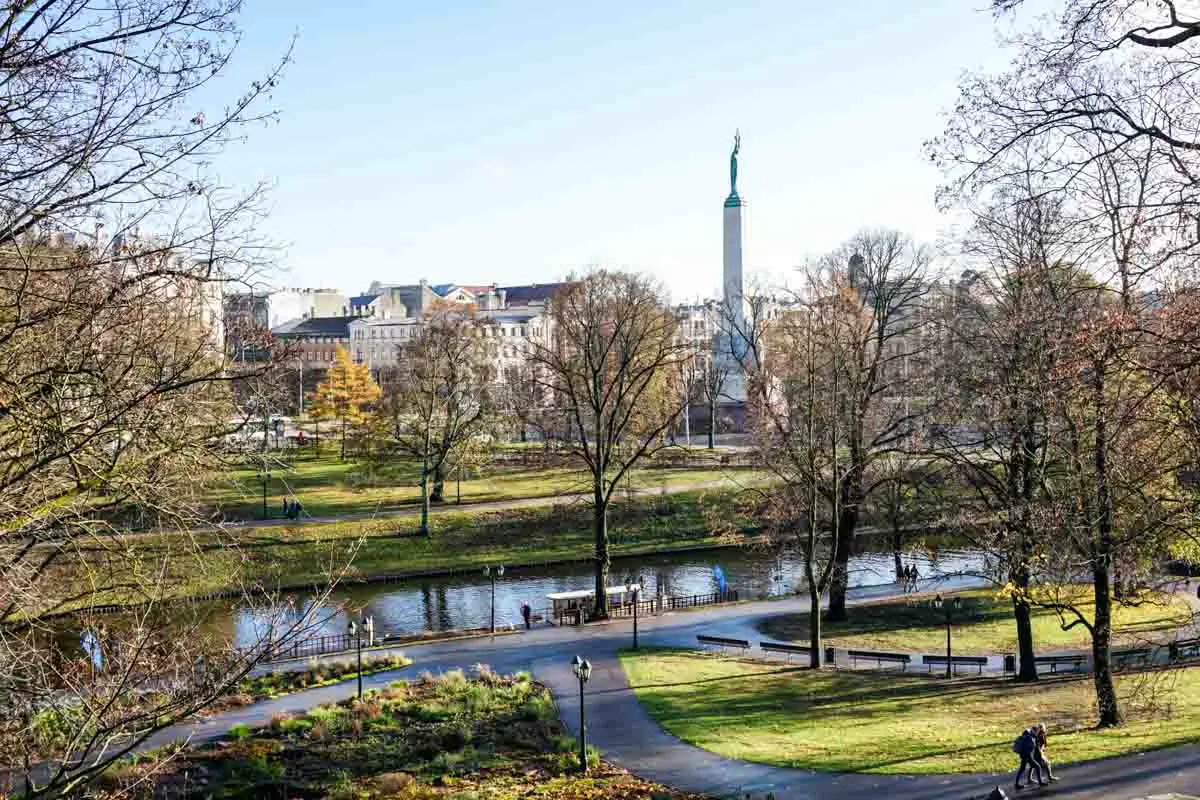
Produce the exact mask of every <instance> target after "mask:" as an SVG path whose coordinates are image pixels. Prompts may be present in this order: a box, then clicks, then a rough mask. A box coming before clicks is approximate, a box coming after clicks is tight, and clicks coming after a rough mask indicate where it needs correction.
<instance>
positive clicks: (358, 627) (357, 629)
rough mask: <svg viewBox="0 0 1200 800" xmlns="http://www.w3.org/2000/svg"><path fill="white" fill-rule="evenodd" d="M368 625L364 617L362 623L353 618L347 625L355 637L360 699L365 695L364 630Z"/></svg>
mask: <svg viewBox="0 0 1200 800" xmlns="http://www.w3.org/2000/svg"><path fill="white" fill-rule="evenodd" d="M366 626H367V620H366V618H365V617H364V618H363V620H362V623H361V624H360V623H358V622H356V621H355V620H353V619H351V620H350V624H349V625H348V626H347V627H348V628H349V630H350V636H352V637H353V638H354V653H355V661H356V663H357V666H358V699H359V700H362V696H363V678H362V632H363V629H364V628H366Z"/></svg>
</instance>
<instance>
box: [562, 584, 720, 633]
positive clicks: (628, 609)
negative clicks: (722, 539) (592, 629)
mask: <svg viewBox="0 0 1200 800" xmlns="http://www.w3.org/2000/svg"><path fill="white" fill-rule="evenodd" d="M737 599H738V593H737V591H736V590H733V589H730V590H728V591H724V592H713V593H712V594H684V595H672V596H665V595H664V596H656V597H652V598H650V599H649V600H639V601H638V603H637V613H638V616H639V617H646V616H653V615H655V614H661V613H663V612H665V611H675V610H677V609H684V608H698V607H700V606H713V605H720V604H721V603H736V602H737ZM633 605H634V604H633V603H622V604H620V605H617V604H613V605H611V606H609V609H608V616H609V617H610V618H628V617H632V616H633ZM589 613H590V608H589V607H582V608H578V609H572V610H569V611H562V612H560V613H559V614H558V615H557V616H556V617H555V618H554V619H553V620H552V621H553V622H554V623H556V624H558V625H579V624H581V623H583V622H586V621H588V620H589V619H590V617H589V616H588V615H589ZM581 615H583V617H582V618H581ZM547 618H549V616H548V617H547Z"/></svg>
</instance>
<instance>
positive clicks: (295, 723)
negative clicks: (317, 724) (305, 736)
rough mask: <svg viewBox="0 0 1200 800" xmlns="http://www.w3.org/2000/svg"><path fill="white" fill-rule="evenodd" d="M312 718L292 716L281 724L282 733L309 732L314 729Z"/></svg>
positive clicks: (280, 730)
mask: <svg viewBox="0 0 1200 800" xmlns="http://www.w3.org/2000/svg"><path fill="white" fill-rule="evenodd" d="M312 726H313V723H312V720H310V719H306V718H305V717H290V718H288V719H285V720H284V721H283V722H281V723H280V724H279V732H280V733H295V734H300V733H307V732H308V731H310V730H312Z"/></svg>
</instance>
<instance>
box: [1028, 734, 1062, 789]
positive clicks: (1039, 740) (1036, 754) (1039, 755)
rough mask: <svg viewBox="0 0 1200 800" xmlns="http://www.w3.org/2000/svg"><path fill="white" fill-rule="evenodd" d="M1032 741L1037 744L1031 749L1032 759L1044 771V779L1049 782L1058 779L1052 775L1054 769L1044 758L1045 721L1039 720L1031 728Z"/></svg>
mask: <svg viewBox="0 0 1200 800" xmlns="http://www.w3.org/2000/svg"><path fill="white" fill-rule="evenodd" d="M1033 741H1034V743H1035V744H1036V745H1037V748H1036V749H1035V750H1034V751H1033V760H1034V761H1036V762H1037V764H1038V766H1039V767H1041V768H1042V769H1043V770H1045V771H1046V780H1048V781H1051V782H1053V781H1056V780H1058V778H1056V777H1054V770H1052V769H1050V761H1049V759H1047V758H1046V723H1044V722H1039V723H1038V724H1037V727H1036V728H1034V729H1033Z"/></svg>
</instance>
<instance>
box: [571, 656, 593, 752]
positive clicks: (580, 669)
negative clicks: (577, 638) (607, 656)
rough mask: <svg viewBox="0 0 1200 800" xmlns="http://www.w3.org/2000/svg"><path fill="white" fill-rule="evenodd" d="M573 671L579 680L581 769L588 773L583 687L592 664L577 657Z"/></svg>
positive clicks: (590, 672)
mask: <svg viewBox="0 0 1200 800" xmlns="http://www.w3.org/2000/svg"><path fill="white" fill-rule="evenodd" d="M571 671H572V672H574V673H575V677H576V678H578V679H579V767H580V769H581V770H582V771H584V772H587V771H588V757H587V713H586V711H585V709H584V702H583V687H584V684H586V683H587V682H588V679H589V678H591V677H592V662H590V661H588V660H587V659H585V658H580V657H579V656H578V655H577V656H575V658H574V659H573V660H572V661H571Z"/></svg>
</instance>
